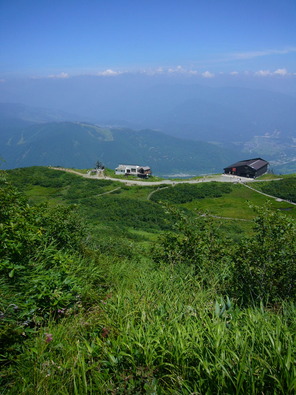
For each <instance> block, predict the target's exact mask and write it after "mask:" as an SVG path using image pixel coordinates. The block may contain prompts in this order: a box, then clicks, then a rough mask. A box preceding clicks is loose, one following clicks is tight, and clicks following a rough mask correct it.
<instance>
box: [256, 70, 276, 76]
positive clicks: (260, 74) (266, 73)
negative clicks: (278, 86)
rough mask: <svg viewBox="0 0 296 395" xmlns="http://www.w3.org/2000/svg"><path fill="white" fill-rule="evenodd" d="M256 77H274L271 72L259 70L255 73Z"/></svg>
mask: <svg viewBox="0 0 296 395" xmlns="http://www.w3.org/2000/svg"><path fill="white" fill-rule="evenodd" d="M255 75H259V76H261V77H267V76H268V75H272V73H271V72H270V71H269V70H259V71H256V72H255Z"/></svg>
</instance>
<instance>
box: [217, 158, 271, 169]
mask: <svg viewBox="0 0 296 395" xmlns="http://www.w3.org/2000/svg"><path fill="white" fill-rule="evenodd" d="M266 165H268V162H267V161H266V160H264V159H261V158H254V159H245V160H241V161H239V162H236V163H233V164H232V165H229V166H227V167H225V168H224V169H228V168H230V167H241V166H248V167H251V168H252V169H254V170H259V169H261V168H262V167H264V166H266Z"/></svg>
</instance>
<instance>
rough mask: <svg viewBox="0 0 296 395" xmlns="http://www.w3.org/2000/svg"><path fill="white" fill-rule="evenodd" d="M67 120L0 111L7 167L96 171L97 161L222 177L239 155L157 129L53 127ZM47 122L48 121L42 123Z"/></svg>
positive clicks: (1, 151) (1, 150)
mask: <svg viewBox="0 0 296 395" xmlns="http://www.w3.org/2000/svg"><path fill="white" fill-rule="evenodd" d="M61 117H62V115H61V114H58V113H51V112H50V111H46V110H40V112H38V111H37V110H36V109H30V108H29V107H27V106H22V105H16V106H13V105H5V106H0V119H1V130H0V133H1V135H0V156H1V157H2V158H3V159H4V160H5V161H4V162H3V163H2V165H1V167H2V168H4V169H5V168H15V167H25V166H33V165H55V166H66V167H75V168H91V167H93V166H94V165H95V163H96V161H97V160H100V161H101V162H103V163H104V165H105V166H107V167H110V168H115V167H116V166H118V164H120V163H127V164H140V165H148V166H151V168H152V170H153V172H154V173H155V174H159V175H172V174H179V173H186V174H191V175H194V174H201V173H214V172H221V171H222V169H223V167H224V166H226V165H227V164H228V162H229V161H230V162H231V161H233V160H234V159H236V155H235V152H233V151H231V150H226V149H224V148H220V147H219V146H216V145H214V144H209V143H206V142H197V141H194V142H193V141H188V140H181V139H178V138H176V137H172V136H168V135H166V134H164V133H161V132H157V131H153V130H148V129H147V130H140V131H134V130H131V129H124V128H107V127H99V126H96V125H93V124H89V123H82V122H65V121H64V122H47V121H48V120H50V119H57V118H58V119H59V118H61ZM41 119H43V120H44V122H42V123H41V122H40V121H41Z"/></svg>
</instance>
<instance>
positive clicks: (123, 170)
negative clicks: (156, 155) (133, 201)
mask: <svg viewBox="0 0 296 395" xmlns="http://www.w3.org/2000/svg"><path fill="white" fill-rule="evenodd" d="M115 174H117V175H122V176H125V175H126V176H128V175H133V176H137V177H148V176H149V175H151V174H152V173H151V169H150V167H148V166H138V165H119V166H118V167H116V169H115Z"/></svg>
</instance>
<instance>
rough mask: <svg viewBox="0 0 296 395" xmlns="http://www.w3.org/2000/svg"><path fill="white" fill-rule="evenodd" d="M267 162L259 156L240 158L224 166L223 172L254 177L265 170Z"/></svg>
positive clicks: (260, 174)
mask: <svg viewBox="0 0 296 395" xmlns="http://www.w3.org/2000/svg"><path fill="white" fill-rule="evenodd" d="M267 167H268V162H267V161H266V160H264V159H261V158H254V159H247V160H241V161H240V162H236V163H233V164H232V165H230V166H227V167H225V168H224V174H233V175H235V176H239V177H250V178H256V177H259V176H262V174H264V173H266V172H267Z"/></svg>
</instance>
